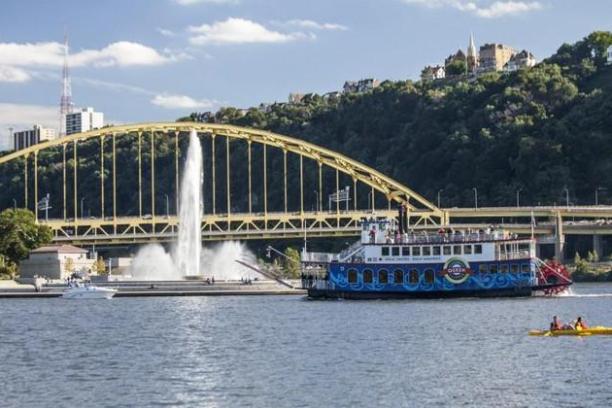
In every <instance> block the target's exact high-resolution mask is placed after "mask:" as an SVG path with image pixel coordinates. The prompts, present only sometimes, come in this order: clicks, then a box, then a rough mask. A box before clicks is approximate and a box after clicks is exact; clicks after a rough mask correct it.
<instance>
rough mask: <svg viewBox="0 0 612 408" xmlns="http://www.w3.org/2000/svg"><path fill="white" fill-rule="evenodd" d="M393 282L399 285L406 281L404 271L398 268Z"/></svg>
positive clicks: (394, 273)
mask: <svg viewBox="0 0 612 408" xmlns="http://www.w3.org/2000/svg"><path fill="white" fill-rule="evenodd" d="M393 282H394V283H396V284H397V285H401V284H402V283H404V271H402V270H401V269H397V270H396V271H395V272H393Z"/></svg>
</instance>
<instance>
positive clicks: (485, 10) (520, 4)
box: [403, 0, 542, 18]
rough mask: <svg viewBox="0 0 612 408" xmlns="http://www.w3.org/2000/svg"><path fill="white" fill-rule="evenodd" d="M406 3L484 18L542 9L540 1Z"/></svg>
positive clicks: (419, 0)
mask: <svg viewBox="0 0 612 408" xmlns="http://www.w3.org/2000/svg"><path fill="white" fill-rule="evenodd" d="M403 1H404V3H408V4H415V5H419V6H423V7H428V8H439V7H451V8H454V9H457V10H459V11H463V12H468V13H472V14H474V15H476V16H478V17H483V18H498V17H503V16H512V15H518V14H522V13H527V12H531V11H535V10H540V9H542V4H541V3H540V2H538V1H513V0H510V1H507V0H498V1H491V0H403Z"/></svg>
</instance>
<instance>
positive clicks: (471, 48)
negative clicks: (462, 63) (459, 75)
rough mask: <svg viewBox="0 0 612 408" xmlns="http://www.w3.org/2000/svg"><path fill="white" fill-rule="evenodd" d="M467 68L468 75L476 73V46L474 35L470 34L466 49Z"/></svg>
mask: <svg viewBox="0 0 612 408" xmlns="http://www.w3.org/2000/svg"><path fill="white" fill-rule="evenodd" d="M466 60H467V68H468V73H474V72H476V68H477V67H478V52H477V51H476V45H475V44H474V34H473V33H470V43H469V45H468V49H467V58H466Z"/></svg>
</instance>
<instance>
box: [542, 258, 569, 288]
mask: <svg viewBox="0 0 612 408" xmlns="http://www.w3.org/2000/svg"><path fill="white" fill-rule="evenodd" d="M539 271H540V273H539V276H538V285H539V286H543V287H544V288H543V289H542V290H543V291H544V293H545V294H546V295H555V294H557V293H560V292H563V291H564V290H565V288H567V287H568V286H569V285H571V284H572V279H571V278H570V274H569V271H568V270H567V268H566V267H565V265H563V264H561V263H559V262H557V261H554V260H553V261H551V260H549V261H546V262H541V263H540V265H539Z"/></svg>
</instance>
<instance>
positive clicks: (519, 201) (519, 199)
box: [516, 188, 523, 208]
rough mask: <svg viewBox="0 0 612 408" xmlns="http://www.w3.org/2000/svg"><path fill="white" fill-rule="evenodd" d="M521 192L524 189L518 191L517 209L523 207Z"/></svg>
mask: <svg viewBox="0 0 612 408" xmlns="http://www.w3.org/2000/svg"><path fill="white" fill-rule="evenodd" d="M521 191H523V189H522V188H519V189H518V190H516V207H517V208H518V207H520V206H521Z"/></svg>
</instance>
